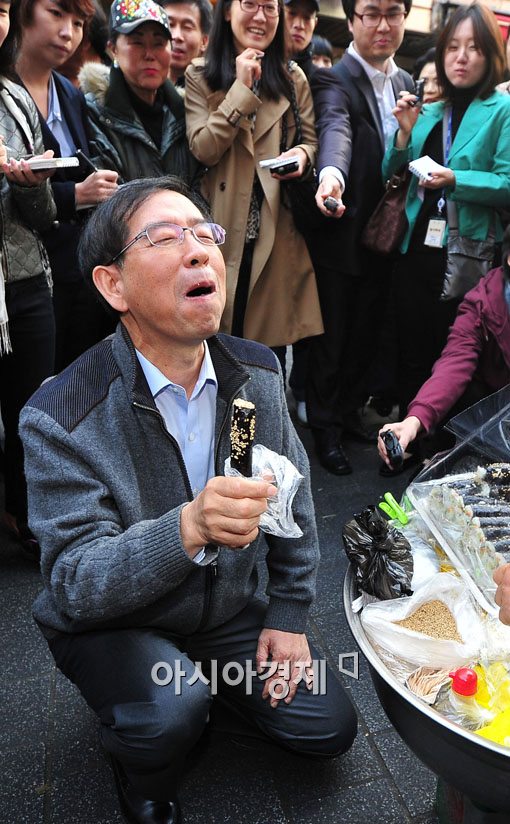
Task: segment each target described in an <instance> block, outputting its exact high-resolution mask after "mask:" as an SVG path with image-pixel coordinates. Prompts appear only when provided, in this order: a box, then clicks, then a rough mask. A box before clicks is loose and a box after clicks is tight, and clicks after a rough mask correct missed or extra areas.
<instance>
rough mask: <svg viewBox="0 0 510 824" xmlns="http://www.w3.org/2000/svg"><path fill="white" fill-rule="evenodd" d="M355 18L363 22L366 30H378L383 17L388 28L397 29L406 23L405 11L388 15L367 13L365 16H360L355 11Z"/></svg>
mask: <svg viewBox="0 0 510 824" xmlns="http://www.w3.org/2000/svg"><path fill="white" fill-rule="evenodd" d="M354 16H355V17H358V18H359V19H360V20H361V25H362V26H365V28H366V29H376V28H377V27H378V26H379V25H380V23H381V20H382V19H383V17H384V19H385V20H386V22H387V24H388V26H391V28H397V27H398V26H401V25H402V23H403V22H404V20H405V18H406V13H405V11H390V12H389V13H388V14H380V13H379V12H378V11H367V12H365V13H364V14H358V12H357V11H355V12H354Z"/></svg>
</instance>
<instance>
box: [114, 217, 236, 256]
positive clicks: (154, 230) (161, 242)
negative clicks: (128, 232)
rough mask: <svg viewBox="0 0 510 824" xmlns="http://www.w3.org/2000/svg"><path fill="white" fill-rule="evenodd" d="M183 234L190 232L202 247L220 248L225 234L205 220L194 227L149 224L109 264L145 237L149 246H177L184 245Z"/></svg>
mask: <svg viewBox="0 0 510 824" xmlns="http://www.w3.org/2000/svg"><path fill="white" fill-rule="evenodd" d="M184 232H191V234H192V235H193V237H194V238H195V240H198V242H199V243H203V244H204V246H221V244H222V243H225V237H226V234H227V233H226V231H225V229H224V228H223V226H220V225H219V224H218V223H209V222H208V221H206V220H203V221H200V222H199V223H195V225H194V226H178V225H177V223H149V225H148V226H146V227H145V229H142V231H141V232H138V234H137V235H136V237H134V238H133V240H130V241H129V243H127V244H126V246H124V248H123V249H121V250H120V252H118V253H117V254H116V255H115V257H113V258H112V259H111V261H110V264H111V263H115V261H116V260H118V259H119V258H120V257H121V256H122V255H123V254H124V253H125V252H127V250H128V249H130V248H131V246H133V244H134V243H137V241H139V240H141V238H142V237H146V238H147V240H148V241H149V243H150V244H151V246H178V244H179V243H184Z"/></svg>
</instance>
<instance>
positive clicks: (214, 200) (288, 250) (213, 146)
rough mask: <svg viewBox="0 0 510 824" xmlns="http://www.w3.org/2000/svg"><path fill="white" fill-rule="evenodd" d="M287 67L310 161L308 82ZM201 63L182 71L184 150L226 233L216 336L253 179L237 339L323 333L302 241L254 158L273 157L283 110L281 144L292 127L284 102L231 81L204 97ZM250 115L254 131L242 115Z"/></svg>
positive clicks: (274, 341) (225, 326) (275, 342)
mask: <svg viewBox="0 0 510 824" xmlns="http://www.w3.org/2000/svg"><path fill="white" fill-rule="evenodd" d="M292 65H293V70H292V77H293V80H294V84H295V87H296V98H297V103H298V107H299V111H300V113H301V119H302V134H303V143H302V144H301V148H302V149H304V151H305V152H306V153H307V155H308V157H309V159H310V163H311V164H312V165H313V164H314V162H315V154H316V150H317V138H316V134H315V127H314V118H313V103H312V97H311V94H310V89H309V86H308V82H307V80H306V78H305V76H304V74H303V72H302V71H301V69H300V68H299V67H298V66H296V65H295V64H292ZM203 66H204V61H203V59H202V58H199V59H197V60H194V61H193V63H192V65H191V66H189V67H188V69H187V71H186V96H185V100H186V129H187V134H188V141H189V145H190V148H191V151H192V152H193V154H194V155H195V157H196V158H198V160H200V161H201V162H202V163H204V165H206V166H208V167H209V169H208V171H207V173H206V175H205V177H204V181H203V194H204V197H205V198H206V199H207V201H208V202H209V204H210V206H211V211H212V214H213V217H214V220H215V221H217V222H218V223H220V224H221V225H222V226H224V227H225V228H226V229H227V240H226V243H225V245H224V246H223V247H222V250H223V254H224V257H225V263H226V267H227V302H226V306H225V311H224V314H223V319H222V330H223V331H225V332H230V330H231V325H232V313H233V305H234V297H235V291H236V285H237V277H238V272H239V266H240V263H241V258H242V255H243V248H244V243H245V234H246V224H247V221H248V213H249V207H250V198H251V192H252V188H253V180H254V174H255V173H256V174H258V176H259V178H260V182H261V184H262V189H263V192H264V200H263V202H262V208H261V215H260V232H259V237H258V239H257V241H256V243H255V248H254V254H253V263H252V271H251V278H250V288H249V296H248V304H247V307H246V315H245V322H244V336H245V337H246V338H249V339H251V340H257V341H261V342H262V343H265V344H267V345H268V346H282V345H285V344H288V343H294V342H295V341H297V340H300V339H301V338H306V337H308V336H310V335H317V334H320V333H321V332H322V331H323V327H322V318H321V311H320V306H319V298H318V294H317V285H316V282H315V273H314V271H313V267H312V263H311V260H310V256H309V254H308V250H307V248H306V244H305V242H304V240H303V237H302V235H300V234H299V232H298V231H297V230H296V228H295V227H294V223H293V220H292V215H291V213H290V211H289V210H288V208H286V207H285V206H284V205H283V204H282V203H281V201H280V183H279V181H278V180H275V179H274V178H272V177H271V175H270V173H269V170H268V169H261V168H260V167H259V165H258V162H259V160H264V159H265V158H269V157H276V156H277V155H279V154H280V141H281V118H282V115H283V113H284V112H285V111H286V110H289V112H288V115H287V118H288V145H292V140H293V138H294V132H295V126H294V116H293V114H292V108H291V105H290V103H289V101H288V100H287V99H280V100H279V101H278V102H275V101H272V100H269V101H268V100H260V98H258V97H257V96H256V95H255V94H253V92H252V91H251V89H248V87H247V86H245V85H244V84H243V83H241V82H239V81H238V80H235V81H234V83H233V85H232V86H231V88H230V89H229V90H228V92H226V93H225V92H223V91H220V92H211V91H210V89H209V87H208V85H207V83H206V81H205V78H204V74H203ZM253 112H256V118H255V125H254V126H253V119H250V118H249V117H248V115H250V114H251V113H253Z"/></svg>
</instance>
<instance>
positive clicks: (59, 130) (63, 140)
mask: <svg viewBox="0 0 510 824" xmlns="http://www.w3.org/2000/svg"><path fill="white" fill-rule="evenodd" d="M46 123H47V125H48V128H49V129H50V131H51V133H52V134H53V137H54V138H55V140H57V141H58V145H59V146H60V154H61V155H62V157H72V156H73V155H74V154H76V146H75V145H74V140H73V138H72V135H71V132H70V131H69V127H68V125H67V123H66V121H65V119H64V117H63V115H62V111H61V109H60V100H59V99H58V92H57V87H56V85H55V81H54V79H53V76H52V75H50V84H49V87H48V117H47V118H46Z"/></svg>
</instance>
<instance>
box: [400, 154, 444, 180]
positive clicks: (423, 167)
mask: <svg viewBox="0 0 510 824" xmlns="http://www.w3.org/2000/svg"><path fill="white" fill-rule="evenodd" d="M444 168H445V167H444V166H441V164H440V163H436V161H435V160H432V158H431V157H429V156H428V155H423V157H419V158H418V160H413V161H412V162H411V163H410V164H409V171H410V172H412V173H413V175H416V177H419V178H420V179H423V178H424V179H425V180H431V179H432V178H431V173H432V172H442V171H444Z"/></svg>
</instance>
